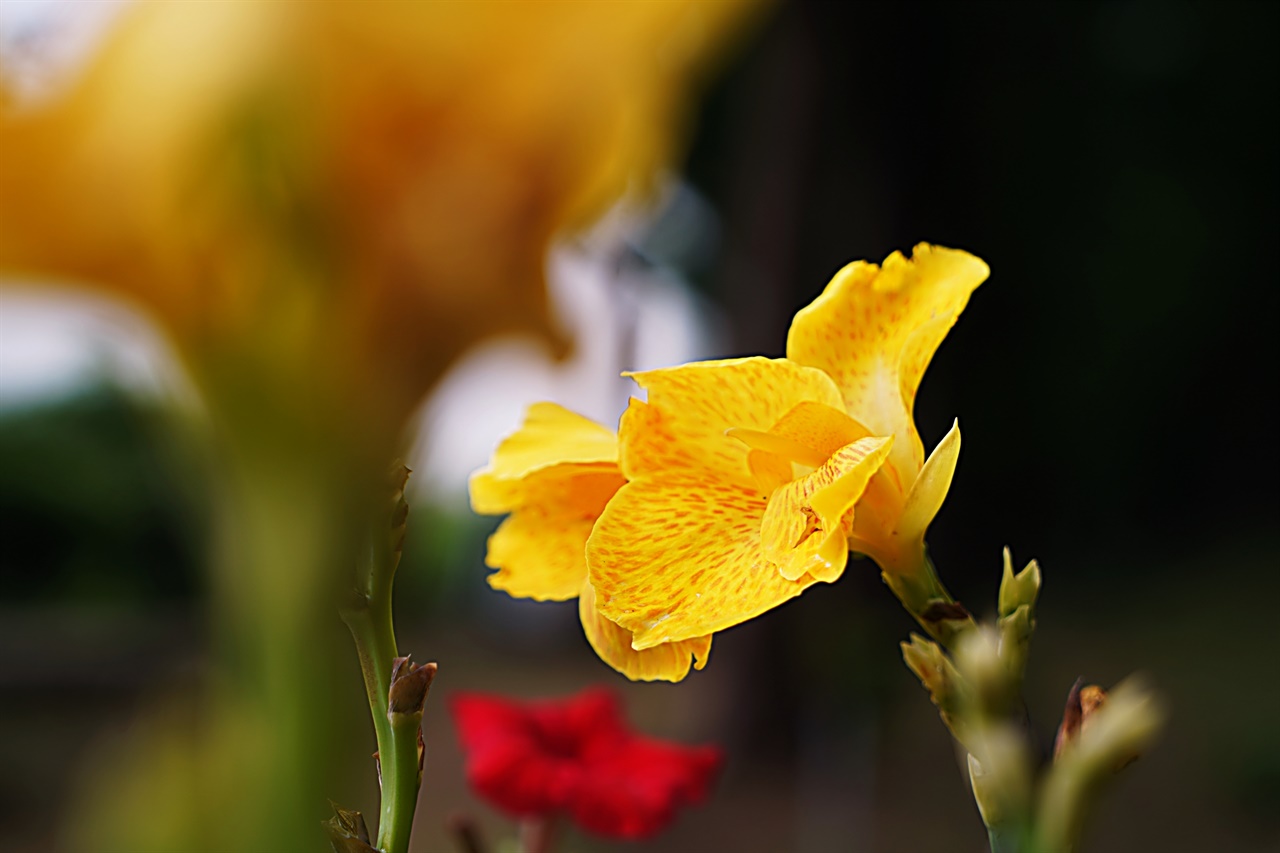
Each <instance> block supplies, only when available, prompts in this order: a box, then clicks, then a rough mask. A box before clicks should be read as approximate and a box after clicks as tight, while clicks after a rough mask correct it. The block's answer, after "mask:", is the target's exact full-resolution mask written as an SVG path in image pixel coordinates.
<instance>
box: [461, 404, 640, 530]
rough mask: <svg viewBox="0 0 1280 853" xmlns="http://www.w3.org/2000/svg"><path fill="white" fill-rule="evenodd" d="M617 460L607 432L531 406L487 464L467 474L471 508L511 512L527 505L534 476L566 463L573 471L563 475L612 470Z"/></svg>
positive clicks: (550, 407)
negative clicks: (521, 422)
mask: <svg viewBox="0 0 1280 853" xmlns="http://www.w3.org/2000/svg"><path fill="white" fill-rule="evenodd" d="M617 459H618V440H617V438H616V437H615V436H614V434H613V432H612V431H611V430H609V429H608V428H606V427H602V426H600V425H599V424H597V423H595V422H594V421H591V420H588V419H587V418H584V417H583V416H582V415H579V414H575V413H574V412H571V411H569V410H568V409H566V408H564V407H563V406H557V405H556V404H555V403H534V404H533V405H532V406H530V407H529V411H528V412H527V413H526V414H525V420H524V423H523V424H521V426H520V429H518V430H516V432H515V433H513V434H512V435H510V436H508V437H507V438H506V439H504V440H503V442H502V443H501V444H499V445H498V449H497V450H496V451H495V452H494V454H493V458H492V459H491V460H490V462H489V464H488V466H486V467H485V468H482V469H481V470H479V471H477V472H475V473H474V474H472V475H471V483H470V487H471V508H472V509H473V510H475V511H476V512H478V513H481V514H483V515H498V514H501V513H504V512H511V511H512V510H514V509H515V508H516V507H518V506H519V505H521V504H522V503H525V502H527V500H528V497H527V495H526V492H527V491H528V489H527V484H528V483H529V482H531V480H530V478H531V477H533V475H534V474H536V473H538V472H543V473H545V472H547V471H549V469H552V468H554V467H556V466H558V465H566V464H569V465H572V467H571V469H569V470H568V471H566V472H564V476H570V475H573V474H577V473H582V472H585V471H598V472H602V473H604V472H616V471H617V468H618V466H617ZM555 479H562V477H556V478H555Z"/></svg>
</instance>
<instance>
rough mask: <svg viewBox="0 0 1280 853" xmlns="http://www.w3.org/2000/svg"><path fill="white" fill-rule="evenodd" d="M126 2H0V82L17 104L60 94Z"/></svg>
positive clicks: (80, 0) (25, 0) (102, 0)
mask: <svg viewBox="0 0 1280 853" xmlns="http://www.w3.org/2000/svg"><path fill="white" fill-rule="evenodd" d="M128 4H129V0H4V2H0V77H3V81H4V85H5V88H6V89H7V90H8V93H9V94H11V95H13V96H14V97H15V98H16V101H17V103H19V104H29V103H33V102H38V101H40V100H43V99H44V98H48V97H52V96H53V95H56V94H58V93H59V92H61V91H63V90H64V89H65V88H66V87H67V86H68V85H69V84H70V83H71V82H72V81H74V80H75V79H76V76H77V73H78V72H79V71H80V69H81V68H82V67H83V66H84V63H85V62H86V61H87V60H88V59H89V57H91V56H92V55H93V52H94V49H95V48H97V47H98V45H100V44H101V43H102V39H103V36H104V35H105V34H106V32H107V29H108V28H109V26H110V25H111V24H112V23H113V22H114V21H115V20H116V18H117V17H118V16H119V14H120V12H121V10H123V9H124V8H125V7H126V6H127V5H128Z"/></svg>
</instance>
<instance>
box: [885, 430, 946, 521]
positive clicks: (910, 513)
mask: <svg viewBox="0 0 1280 853" xmlns="http://www.w3.org/2000/svg"><path fill="white" fill-rule="evenodd" d="M959 458H960V422H959V421H956V422H955V423H954V424H952V425H951V430H950V431H949V432H948V433H947V434H946V435H945V436H944V437H943V439H942V441H940V442H938V446H937V447H935V448H934V449H933V453H930V454H929V461H927V462H925V463H924V468H922V469H921V470H920V476H918V477H916V482H915V484H914V485H913V486H912V487H911V493H910V494H909V495H907V503H906V506H905V507H904V509H903V510H902V520H901V521H899V522H898V535H899V537H901V538H902V539H903V540H904V541H915V540H918V539H924V534H925V531H926V530H928V529H929V524H930V523H931V522H932V521H933V517H934V516H935V515H937V514H938V510H939V509H941V508H942V502H943V501H944V500H946V498H947V492H948V490H950V488H951V478H952V476H953V475H954V474H955V472H956V461H957V460H958V459H959Z"/></svg>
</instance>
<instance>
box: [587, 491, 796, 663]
mask: <svg viewBox="0 0 1280 853" xmlns="http://www.w3.org/2000/svg"><path fill="white" fill-rule="evenodd" d="M764 510H765V501H764V499H763V498H761V497H760V496H759V495H758V494H757V490H756V488H755V487H754V485H751V484H739V483H737V482H734V481H730V480H727V479H725V478H724V477H721V476H719V475H718V474H716V473H715V472H713V471H701V472H699V471H681V470H672V471H668V472H667V473H666V474H664V475H663V476H660V477H658V476H654V477H645V478H641V479H639V480H634V481H632V482H630V483H627V485H625V486H623V487H622V489H620V490H619V491H618V494H617V495H615V496H614V498H613V500H611V501H610V502H609V505H608V506H607V507H606V508H605V511H604V513H603V514H602V515H601V516H600V520H599V521H598V522H596V526H595V529H594V530H593V531H592V533H591V538H590V539H588V540H587V569H588V573H589V576H590V579H591V585H592V586H593V587H595V591H596V607H597V608H598V609H599V610H600V612H601V613H602V614H604V616H605V617H606V618H608V619H610V620H612V621H614V622H616V623H618V624H619V625H620V626H622V627H623V628H626V629H627V630H629V631H631V632H633V633H634V635H635V637H634V639H633V641H632V647H633V648H635V649H648V648H652V647H654V646H657V645H661V644H663V643H672V642H678V641H680V640H688V639H692V638H694V637H701V636H704V635H707V634H712V633H714V632H716V631H720V630H722V629H724V628H728V627H729V626H731V625H737V624H738V623H739V622H745V621H746V620H748V619H750V618H752V617H753V616H758V615H759V614H761V613H763V612H765V611H766V610H769V609H771V608H773V607H777V606H778V605H779V604H781V603H782V602H784V601H786V600H788V599H790V598H793V597H795V596H797V595H799V594H800V593H801V592H802V591H803V590H804V589H805V588H806V587H808V586H810V585H812V584H813V583H814V580H813V578H811V577H808V576H804V577H801V578H800V579H799V580H796V581H789V580H787V579H785V578H784V577H782V575H781V574H779V573H778V570H777V567H776V566H774V565H773V564H772V563H770V562H769V561H768V560H767V559H766V558H765V556H764V553H763V550H762V548H761V545H760V522H761V519H762V518H763V517H764Z"/></svg>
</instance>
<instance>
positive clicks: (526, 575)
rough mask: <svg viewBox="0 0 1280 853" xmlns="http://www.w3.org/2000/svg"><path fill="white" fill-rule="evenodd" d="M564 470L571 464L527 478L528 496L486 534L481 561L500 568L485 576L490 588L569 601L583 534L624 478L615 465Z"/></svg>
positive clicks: (581, 565)
mask: <svg viewBox="0 0 1280 853" xmlns="http://www.w3.org/2000/svg"><path fill="white" fill-rule="evenodd" d="M566 470H571V466H556V467H555V468H553V469H548V470H546V471H542V472H536V473H534V474H532V475H530V476H529V477H528V478H526V480H525V484H526V487H527V488H529V494H528V495H527V497H529V499H530V500H529V502H528V503H527V504H525V505H523V506H521V507H519V508H518V509H517V510H516V512H515V514H513V515H512V516H511V517H510V518H508V519H507V520H506V521H504V522H502V525H501V526H500V527H499V528H498V530H497V532H495V533H494V534H493V535H492V536H490V537H489V550H488V553H487V554H486V556H485V564H486V565H488V566H490V567H491V568H495V569H498V571H497V572H495V573H494V574H492V575H490V576H489V585H490V586H491V587H493V588H494V589H500V590H504V591H506V592H507V593H508V594H509V595H512V596H514V597H515V598H532V599H535V600H537V601H567V600H568V599H570V598H573V597H574V596H576V595H577V594H578V592H579V590H580V589H581V588H582V583H583V581H584V580H585V579H586V577H587V563H586V545H587V537H588V536H590V535H591V528H592V526H593V525H594V524H595V521H596V519H597V518H598V517H599V516H600V513H601V512H602V511H603V510H604V507H605V504H606V503H607V502H608V501H609V499H610V498H611V497H613V495H614V494H615V493H616V492H617V491H618V489H619V488H621V487H622V484H623V482H624V481H623V479H622V476H621V475H620V474H618V473H617V472H616V471H614V472H611V473H610V472H606V473H600V472H596V471H591V470H587V471H585V472H579V473H576V474H568V475H566V474H565V473H564V472H565V471H566Z"/></svg>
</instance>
